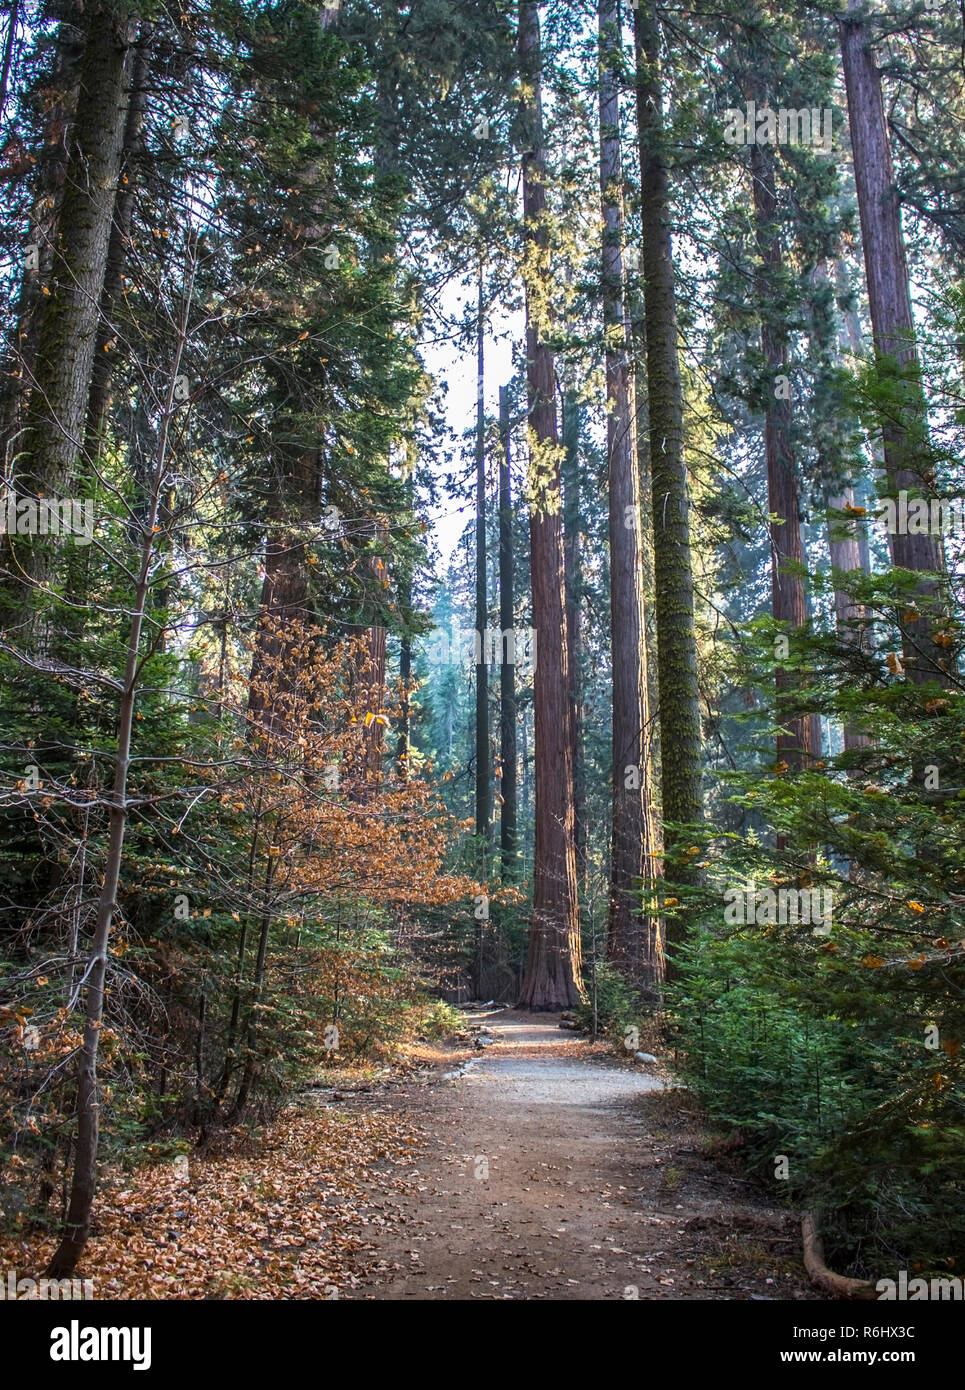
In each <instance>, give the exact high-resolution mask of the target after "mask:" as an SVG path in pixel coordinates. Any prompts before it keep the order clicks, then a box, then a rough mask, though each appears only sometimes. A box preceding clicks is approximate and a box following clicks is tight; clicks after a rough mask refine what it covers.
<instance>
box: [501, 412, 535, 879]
mask: <svg viewBox="0 0 965 1390" xmlns="http://www.w3.org/2000/svg"><path fill="white" fill-rule="evenodd" d="M499 439H500V444H501V448H500V455H499V626H500V628H501V629H502V631H503V632H506V631H507V630H508V629H510V628H513V627H514V625H515V622H516V595H515V591H514V577H513V503H512V492H511V483H510V458H509V390H508V388H507V387H505V386H501V387H500V388H499ZM510 655H511V653H510V652H508V651H506V650H505V649H504V650H503V651H502V652H501V657H502V664H501V665H500V668H499V767H500V771H501V773H502V777H501V778H500V783H499V791H500V796H501V797H502V805H501V807H500V814H499V850H500V858H501V863H502V878H503V880H504V882H507V883H513V882H515V880H516V878H517V877H518V867H519V866H518V864H517V860H516V776H517V767H516V761H517V760H516V667H515V666H514V664H513V662H512V661H508V660H506V658H507V657H508V656H510ZM537 659H538V653H537Z"/></svg>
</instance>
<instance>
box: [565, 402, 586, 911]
mask: <svg viewBox="0 0 965 1390" xmlns="http://www.w3.org/2000/svg"><path fill="white" fill-rule="evenodd" d="M581 417H582V412H581V410H580V404H579V401H578V400H577V399H576V396H575V395H574V394H573V393H572V392H567V393H566V395H565V397H564V401H563V583H564V589H565V593H566V651H567V655H566V661H567V666H568V668H569V672H570V689H569V718H570V733H569V738H570V747H571V748H572V750H573V827H574V829H573V842H574V845H575V847H576V881H577V889H578V891H579V892H580V893H582V892H583V891H584V889H585V885H586V867H587V866H586V756H585V751H584V738H583V680H582V669H581V668H582V661H583V654H582V648H583V631H582V603H583V584H582V565H583V557H582V545H581V535H580V526H581V521H580V434H581V429H582V418H581Z"/></svg>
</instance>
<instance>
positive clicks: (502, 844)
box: [499, 386, 518, 883]
mask: <svg viewBox="0 0 965 1390" xmlns="http://www.w3.org/2000/svg"><path fill="white" fill-rule="evenodd" d="M499 442H500V451H499V626H500V628H501V629H502V631H503V632H506V631H507V630H508V629H510V628H512V627H513V626H514V624H515V622H516V617H515V610H516V594H515V584H514V574H513V499H512V491H511V484H510V459H509V391H508V388H507V387H505V386H501V387H500V388H499ZM512 655H513V653H512V652H510V651H508V650H506V649H505V648H504V649H503V651H502V652H501V657H502V664H501V665H500V668H499V770H500V773H501V776H500V780H499V795H500V812H499V853H500V861H501V875H502V878H503V881H504V882H507V883H511V882H514V881H515V879H516V878H517V876H518V875H517V868H518V866H517V862H516V761H517V754H516V668H515V666H514V664H513V662H512V661H511V660H509V659H508V658H510V657H511V656H512Z"/></svg>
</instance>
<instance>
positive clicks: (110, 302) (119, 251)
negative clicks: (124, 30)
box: [85, 25, 153, 457]
mask: <svg viewBox="0 0 965 1390" xmlns="http://www.w3.org/2000/svg"><path fill="white" fill-rule="evenodd" d="M152 34H153V26H150V25H148V26H145V28H144V29H143V30H142V32H141V35H140V38H139V40H138V43H137V46H136V47H135V50H134V62H133V72H132V75H131V91H130V97H129V100H128V105H127V120H126V123H125V126H124V141H123V146H122V149H121V167H120V171H119V172H120V178H119V184H118V190H117V197H116V199H115V200H114V217H113V221H112V223H111V235H110V242H109V243H108V247H107V266H106V268H105V272H104V288H103V290H102V291H101V305H100V326H99V328H98V330H97V342H96V347H95V351H94V362H93V367H92V371H91V382H90V392H89V394H88V398H87V430H86V440H85V449H86V452H87V453H88V455H89V456H90V457H95V456H96V454H97V452H98V449H99V447H100V439H101V434H102V432H103V429H104V421H105V418H106V415H107V407H108V405H109V404H110V386H111V374H112V370H113V365H114V357H113V356H112V354H111V351H110V344H111V342H112V340H113V339H114V338H115V336H116V334H115V327H114V321H113V320H114V313H115V310H116V308H117V306H118V304H119V303H120V299H121V293H122V291H123V288H124V267H125V265H126V264H127V251H128V246H129V245H130V238H131V225H132V223H133V220H134V188H135V179H134V177H133V166H134V161H135V159H136V157H137V152H138V149H139V148H140V144H141V127H142V125H143V123H144V113H145V110H146V108H147V78H148V72H149V69H150V63H151V47H150V45H151V37H152Z"/></svg>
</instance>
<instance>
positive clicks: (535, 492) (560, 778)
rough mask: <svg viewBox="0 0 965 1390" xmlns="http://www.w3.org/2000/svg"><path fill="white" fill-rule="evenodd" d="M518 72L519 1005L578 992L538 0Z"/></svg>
mask: <svg viewBox="0 0 965 1390" xmlns="http://www.w3.org/2000/svg"><path fill="white" fill-rule="evenodd" d="M519 66H520V73H521V76H522V80H523V84H524V86H523V91H524V96H523V118H524V125H525V136H524V141H523V146H524V149H525V153H524V155H523V161H522V163H523V217H524V223H525V239H526V262H525V264H526V270H525V291H526V382H527V388H528V396H529V425H530V431H531V445H530V449H531V455H532V453H533V452H537V457H536V458H533V457H531V458H530V491H531V499H530V514H529V535H530V569H531V578H532V591H533V626H534V628H535V629H536V669H535V672H534V677H533V703H534V716H535V723H536V731H535V739H536V817H535V819H536V832H535V844H534V857H533V914H532V920H531V925H530V933H529V945H528V949H527V956H526V967H525V971H524V974H523V983H522V987H521V990H520V999H519V1003H520V1005H521V1007H523V1008H531V1009H565V1008H569V1007H570V1005H572V1004H575V1003H576V1002H577V1001H578V1000H579V998H580V994H581V984H580V934H579V916H578V909H577V894H576V855H575V852H574V823H573V760H572V748H571V745H570V740H569V738H568V737H567V732H568V729H567V726H568V720H569V714H568V691H569V679H570V675H569V668H568V663H567V644H566V613H565V599H564V593H563V537H562V529H561V512H562V508H561V503H562V497H561V488H560V466H559V452H558V448H557V444H558V441H557V433H556V399H555V387H556V382H555V366H554V361H553V353H552V350H551V349H550V348H549V347H548V346H547V343H546V337H547V331H548V327H549V325H548V323H547V322H546V301H547V296H548V293H549V235H548V229H547V226H546V217H547V215H548V214H547V209H546V189H545V161H544V154H543V115H542V95H541V82H540V74H541V66H542V63H541V54H540V31H539V11H538V6H537V5H536V4H535V3H532V0H520V5H519Z"/></svg>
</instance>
